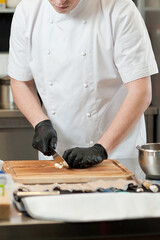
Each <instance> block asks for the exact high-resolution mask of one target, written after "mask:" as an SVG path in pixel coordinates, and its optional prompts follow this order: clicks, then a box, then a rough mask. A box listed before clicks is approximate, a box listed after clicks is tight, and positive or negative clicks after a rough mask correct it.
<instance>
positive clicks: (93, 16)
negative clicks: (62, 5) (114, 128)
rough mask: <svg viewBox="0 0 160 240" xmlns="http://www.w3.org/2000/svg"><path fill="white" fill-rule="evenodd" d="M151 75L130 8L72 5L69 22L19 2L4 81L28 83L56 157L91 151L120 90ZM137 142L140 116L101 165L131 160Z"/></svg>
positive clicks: (31, 2)
mask: <svg viewBox="0 0 160 240" xmlns="http://www.w3.org/2000/svg"><path fill="white" fill-rule="evenodd" d="M155 73H157V65H156V62H155V58H154V54H153V51H152V47H151V43H150V39H149V37H148V33H147V30H146V27H145V24H144V21H143V20H142V17H141V16H140V13H139V12H138V10H137V8H136V6H135V5H134V3H133V2H132V1H131V0H123V1H122V0H80V2H79V4H78V5H77V6H76V7H75V9H73V10H72V11H71V12H70V14H59V13H57V12H56V11H55V10H54V8H53V7H52V5H51V4H50V3H49V1H48V0H22V1H21V3H20V4H19V5H18V7H17V9H16V11H15V14H14V17H13V22H12V28H11V38H10V55H9V67H8V74H9V75H10V76H11V77H12V78H14V79H17V80H19V81H28V80H31V79H34V80H35V84H36V87H37V90H38V92H39V94H40V96H41V99H42V101H43V105H44V108H45V111H46V113H47V115H48V117H49V118H50V119H51V121H52V123H53V126H54V128H55V129H56V131H57V135H58V145H57V150H58V151H59V152H60V153H61V154H62V153H63V152H64V150H66V149H68V148H72V147H76V146H79V147H89V146H92V145H93V144H95V143H96V142H97V141H98V140H99V139H100V137H101V136H102V135H103V134H104V132H105V131H106V130H107V128H108V127H109V125H110V123H111V122H112V120H113V118H114V116H115V114H116V113H117V111H118V110H119V108H120V107H121V105H122V102H123V100H124V98H125V96H126V90H125V85H124V84H125V83H128V82H130V81H133V80H136V79H139V78H142V77H146V76H149V75H152V74H155ZM145 141H146V134H145V124H144V117H143V116H142V117H141V119H140V121H139V122H138V123H137V124H136V126H135V128H134V129H133V131H132V132H130V134H129V135H128V136H127V137H126V138H125V139H124V141H123V142H122V143H121V144H120V145H119V146H118V147H116V149H115V150H114V151H113V152H112V153H111V154H110V156H109V157H110V158H115V159H120V158H130V157H132V158H133V157H135V156H137V150H136V145H137V144H144V143H145ZM40 159H48V157H45V156H41V157H40Z"/></svg>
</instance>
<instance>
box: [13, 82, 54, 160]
mask: <svg viewBox="0 0 160 240" xmlns="http://www.w3.org/2000/svg"><path fill="white" fill-rule="evenodd" d="M11 88H12V93H13V98H14V101H15V103H16V105H17V107H18V108H19V110H20V111H21V112H22V113H23V115H24V116H25V117H26V118H27V119H28V121H29V122H30V123H31V124H32V126H33V127H34V128H35V134H34V137H33V142H32V146H33V147H34V148H35V149H37V150H39V151H41V152H42V153H43V154H44V155H48V156H50V155H51V154H52V152H51V148H56V145H57V133H56V131H55V129H54V128H53V126H52V123H51V121H50V120H49V118H48V116H47V115H46V114H45V113H44V111H43V109H42V106H41V102H40V100H39V97H38V95H37V92H36V89H35V85H34V81H33V80H31V81H26V82H24V81H17V80H15V79H13V78H11Z"/></svg>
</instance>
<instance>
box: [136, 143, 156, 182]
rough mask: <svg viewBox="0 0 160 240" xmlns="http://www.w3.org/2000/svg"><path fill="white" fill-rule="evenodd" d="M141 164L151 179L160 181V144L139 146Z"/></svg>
mask: <svg viewBox="0 0 160 240" xmlns="http://www.w3.org/2000/svg"><path fill="white" fill-rule="evenodd" d="M137 149H138V151H139V164H140V166H141V168H142V170H143V171H144V173H145V174H146V175H147V177H148V178H151V179H160V143H148V144H144V145H138V146H137Z"/></svg>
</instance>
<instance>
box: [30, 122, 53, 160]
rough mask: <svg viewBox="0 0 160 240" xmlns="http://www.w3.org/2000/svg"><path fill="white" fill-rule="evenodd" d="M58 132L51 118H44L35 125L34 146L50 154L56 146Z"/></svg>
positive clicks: (45, 153)
mask: <svg viewBox="0 0 160 240" xmlns="http://www.w3.org/2000/svg"><path fill="white" fill-rule="evenodd" d="M56 145H57V133H56V131H55V129H54V128H53V126H52V123H51V121H50V120H44V121H42V122H40V123H38V124H37V125H36V126H35V134H34V137H33V142H32V146H33V147H34V148H35V149H37V150H39V151H40V152H42V153H43V154H44V155H47V156H50V155H51V149H50V148H54V149H55V148H56Z"/></svg>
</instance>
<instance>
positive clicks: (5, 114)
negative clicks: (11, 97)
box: [0, 109, 24, 119]
mask: <svg viewBox="0 0 160 240" xmlns="http://www.w3.org/2000/svg"><path fill="white" fill-rule="evenodd" d="M13 117H14V118H22V117H24V116H23V115H22V113H21V112H20V111H19V110H18V109H0V119H2V118H13Z"/></svg>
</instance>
